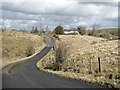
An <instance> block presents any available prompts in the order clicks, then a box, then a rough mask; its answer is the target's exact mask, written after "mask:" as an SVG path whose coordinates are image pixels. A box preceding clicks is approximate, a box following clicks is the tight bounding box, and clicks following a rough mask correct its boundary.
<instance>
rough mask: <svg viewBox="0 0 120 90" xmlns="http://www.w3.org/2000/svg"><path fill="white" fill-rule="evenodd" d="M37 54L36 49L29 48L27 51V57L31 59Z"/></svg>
mask: <svg viewBox="0 0 120 90" xmlns="http://www.w3.org/2000/svg"><path fill="white" fill-rule="evenodd" d="M34 52H35V50H34V48H33V47H32V46H29V47H28V48H27V51H26V56H27V57H29V56H31V55H32V54H33V53H34Z"/></svg>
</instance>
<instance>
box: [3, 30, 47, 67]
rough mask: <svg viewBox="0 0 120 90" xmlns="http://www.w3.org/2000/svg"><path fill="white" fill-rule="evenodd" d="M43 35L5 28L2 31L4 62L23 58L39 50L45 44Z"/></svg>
mask: <svg viewBox="0 0 120 90" xmlns="http://www.w3.org/2000/svg"><path fill="white" fill-rule="evenodd" d="M44 45H45V44H44V42H43V37H41V36H38V35H33V34H30V33H28V32H22V31H16V30H5V31H3V32H2V59H3V60H2V64H3V66H4V65H5V64H9V63H11V62H13V61H17V60H23V59H21V58H25V57H29V56H31V55H33V54H34V53H36V52H38V51H39V50H40V49H41V48H42V47H43V46H44Z"/></svg>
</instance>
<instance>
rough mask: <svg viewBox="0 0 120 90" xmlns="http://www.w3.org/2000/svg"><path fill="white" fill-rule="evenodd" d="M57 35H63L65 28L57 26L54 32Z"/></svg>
mask: <svg viewBox="0 0 120 90" xmlns="http://www.w3.org/2000/svg"><path fill="white" fill-rule="evenodd" d="M54 32H55V34H63V33H64V31H63V27H62V26H57V27H56V28H55V30H54Z"/></svg>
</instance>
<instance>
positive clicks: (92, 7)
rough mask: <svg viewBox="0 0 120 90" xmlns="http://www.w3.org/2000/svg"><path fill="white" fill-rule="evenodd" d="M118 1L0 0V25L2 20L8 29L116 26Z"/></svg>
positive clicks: (0, 26) (0, 25)
mask: <svg viewBox="0 0 120 90" xmlns="http://www.w3.org/2000/svg"><path fill="white" fill-rule="evenodd" d="M8 1H9V2H8ZM118 1H119V0H102V2H101V0H34V1H30V0H4V1H2V7H0V11H1V12H2V17H1V18H0V28H2V24H3V25H4V26H6V27H7V28H8V29H9V28H16V29H24V28H25V29H31V28H32V27H33V26H37V27H40V26H41V27H43V28H45V27H46V26H48V27H49V28H50V29H54V28H55V27H56V26H57V25H62V26H63V27H64V28H74V27H75V28H76V27H77V26H79V25H84V26H86V27H88V28H90V26H91V25H92V24H94V23H97V24H100V26H101V27H102V28H106V27H109V28H111V27H118Z"/></svg>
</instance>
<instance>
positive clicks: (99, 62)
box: [98, 57, 101, 73]
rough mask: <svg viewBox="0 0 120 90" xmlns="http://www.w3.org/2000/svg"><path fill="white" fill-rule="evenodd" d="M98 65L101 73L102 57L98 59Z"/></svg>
mask: <svg viewBox="0 0 120 90" xmlns="http://www.w3.org/2000/svg"><path fill="white" fill-rule="evenodd" d="M98 65H99V72H100V73H101V61H100V57H98Z"/></svg>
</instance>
